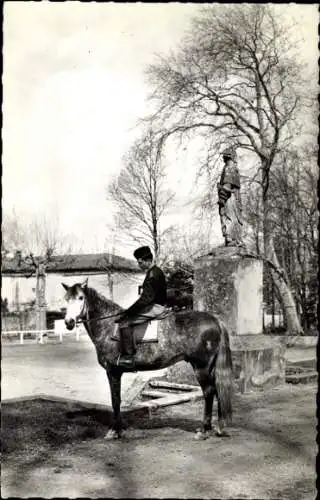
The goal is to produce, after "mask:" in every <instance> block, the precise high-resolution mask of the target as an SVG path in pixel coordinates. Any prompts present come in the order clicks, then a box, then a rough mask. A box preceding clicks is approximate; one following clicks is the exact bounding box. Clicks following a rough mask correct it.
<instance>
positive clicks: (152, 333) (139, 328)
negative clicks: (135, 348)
mask: <svg viewBox="0 0 320 500" xmlns="http://www.w3.org/2000/svg"><path fill="white" fill-rule="evenodd" d="M170 314H172V310H171V309H169V308H166V309H165V310H164V311H163V312H162V313H161V314H159V315H158V316H157V318H152V319H149V320H148V319H147V320H146V321H144V322H143V323H139V324H137V325H132V330H133V338H134V342H135V344H142V343H147V342H158V326H159V321H161V320H163V319H165V318H167V317H168V316H170ZM114 326H115V328H114V331H113V334H112V337H111V340H116V341H120V327H119V325H118V324H117V323H116V324H115V325H114Z"/></svg>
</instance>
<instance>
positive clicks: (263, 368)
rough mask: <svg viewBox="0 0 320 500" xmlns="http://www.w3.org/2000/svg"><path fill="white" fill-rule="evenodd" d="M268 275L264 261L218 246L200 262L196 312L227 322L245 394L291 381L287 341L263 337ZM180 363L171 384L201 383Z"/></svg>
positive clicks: (171, 372) (236, 374)
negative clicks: (265, 277) (264, 287)
mask: <svg viewBox="0 0 320 500" xmlns="http://www.w3.org/2000/svg"><path fill="white" fill-rule="evenodd" d="M262 271H263V266H262V261H261V260H260V259H258V258H255V257H254V256H251V255H248V254H247V253H246V251H244V250H242V249H238V248H232V247H230V248H229V247H220V248H216V249H215V250H213V251H212V253H211V254H209V255H205V256H203V257H200V258H199V259H197V260H196V262H195V274H194V294H193V301H194V309H195V310H198V311H208V312H210V313H212V314H214V315H215V316H217V317H218V318H220V319H221V320H223V321H224V323H225V325H226V327H227V329H228V331H229V334H230V347H231V350H232V359H233V372H234V380H235V385H236V388H237V389H238V390H239V391H241V392H247V391H248V390H256V389H263V388H264V387H265V386H270V385H276V384H278V383H282V382H284V380H285V361H284V354H285V343H284V341H283V337H280V336H279V337H271V336H265V335H263V334H262V314H263V311H262V300H263V297H262V292H263V290H262ZM178 365H179V366H178ZM178 365H177V366H176V367H172V368H170V369H169V370H168V373H167V378H168V379H169V380H170V378H171V379H174V380H176V381H179V382H184V381H186V382H189V383H191V382H192V380H195V378H194V375H193V373H192V369H191V368H190V367H188V366H187V364H186V363H183V362H181V363H180V364H178Z"/></svg>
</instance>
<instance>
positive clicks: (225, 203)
mask: <svg viewBox="0 0 320 500" xmlns="http://www.w3.org/2000/svg"><path fill="white" fill-rule="evenodd" d="M222 157H223V161H224V167H223V170H222V173H221V177H220V182H219V183H218V184H217V188H218V205H219V215H220V222H221V231H222V234H223V237H224V240H225V246H227V247H243V246H244V244H243V241H242V238H241V233H242V226H243V218H242V204H241V196H240V175H239V170H238V167H237V159H236V149H235V147H233V146H231V147H228V148H227V149H225V150H224V151H223V152H222Z"/></svg>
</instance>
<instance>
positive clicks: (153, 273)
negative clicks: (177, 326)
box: [115, 246, 167, 367]
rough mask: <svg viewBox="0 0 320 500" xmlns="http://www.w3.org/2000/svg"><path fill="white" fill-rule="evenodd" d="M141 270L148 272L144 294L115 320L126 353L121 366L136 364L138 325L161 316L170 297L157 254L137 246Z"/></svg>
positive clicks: (136, 251) (135, 254) (136, 252)
mask: <svg viewBox="0 0 320 500" xmlns="http://www.w3.org/2000/svg"><path fill="white" fill-rule="evenodd" d="M133 255H134V257H135V258H136V260H137V262H138V265H139V267H140V269H142V270H143V271H147V273H146V277H145V280H144V282H143V284H142V293H141V295H140V297H139V298H138V300H137V301H136V302H134V304H132V305H131V306H130V307H129V308H128V309H126V310H125V311H123V312H122V313H121V316H120V318H119V319H117V320H116V321H115V323H118V324H119V327H120V340H121V342H120V344H121V351H122V355H121V356H120V357H119V360H118V365H119V366H124V367H130V366H133V365H134V354H135V347H134V339H133V328H134V325H139V324H141V323H145V322H146V321H148V320H150V319H152V318H157V317H158V316H159V315H161V313H163V311H164V305H165V303H166V300H167V286H166V279H165V276H164V273H163V272H162V270H161V269H160V268H159V267H158V266H156V264H155V263H154V261H153V255H152V252H151V250H150V248H149V247H148V246H143V247H140V248H137V249H136V250H135V251H134V253H133Z"/></svg>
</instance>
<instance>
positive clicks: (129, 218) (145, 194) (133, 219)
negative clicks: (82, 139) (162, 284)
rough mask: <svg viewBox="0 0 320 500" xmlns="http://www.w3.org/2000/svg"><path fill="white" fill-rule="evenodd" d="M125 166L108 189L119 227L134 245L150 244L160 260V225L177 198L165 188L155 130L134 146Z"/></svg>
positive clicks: (163, 169) (149, 131) (162, 166)
mask: <svg viewBox="0 0 320 500" xmlns="http://www.w3.org/2000/svg"><path fill="white" fill-rule="evenodd" d="M124 163H125V166H124V168H123V169H122V170H121V172H120V174H119V175H118V177H117V178H116V179H115V180H114V181H113V182H112V183H111V184H110V185H109V188H108V193H109V196H110V197H111V199H112V200H113V201H114V202H115V203H116V206H117V209H118V217H119V227H120V229H121V230H123V231H125V232H126V234H128V235H129V236H130V237H131V238H133V239H134V240H135V241H138V242H139V243H140V242H145V243H147V244H150V245H151V246H152V247H153V250H154V254H155V257H156V258H157V257H158V256H159V253H160V245H161V237H162V236H163V234H164V231H161V228H160V222H161V219H162V217H163V215H165V213H166V210H167V209H168V208H169V205H170V202H171V201H172V200H173V198H174V194H173V192H172V191H171V190H169V189H166V188H165V186H164V180H165V167H164V164H163V161H162V158H161V155H158V154H157V143H156V140H155V136H154V133H153V130H152V128H149V129H148V131H147V132H146V134H145V135H143V136H142V138H141V139H138V140H137V141H136V142H135V143H134V144H133V146H132V147H131V149H130V150H129V152H128V153H127V154H126V155H125V157H124Z"/></svg>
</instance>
